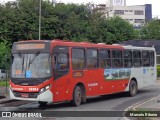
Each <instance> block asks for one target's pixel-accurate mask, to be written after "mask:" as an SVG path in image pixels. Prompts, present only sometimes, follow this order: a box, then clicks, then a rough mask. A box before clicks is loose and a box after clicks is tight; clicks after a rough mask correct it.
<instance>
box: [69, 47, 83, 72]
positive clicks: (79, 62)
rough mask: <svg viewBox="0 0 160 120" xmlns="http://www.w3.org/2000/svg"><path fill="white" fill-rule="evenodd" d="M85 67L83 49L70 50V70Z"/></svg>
mask: <svg viewBox="0 0 160 120" xmlns="http://www.w3.org/2000/svg"><path fill="white" fill-rule="evenodd" d="M84 67H85V54H84V49H83V48H73V49H72V68H73V69H74V70H75V69H83V68H84Z"/></svg>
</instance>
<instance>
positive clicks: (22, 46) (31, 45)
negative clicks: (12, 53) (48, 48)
mask: <svg viewBox="0 0 160 120" xmlns="http://www.w3.org/2000/svg"><path fill="white" fill-rule="evenodd" d="M30 49H45V44H44V43H37V44H35V43H29V44H17V45H16V50H30Z"/></svg>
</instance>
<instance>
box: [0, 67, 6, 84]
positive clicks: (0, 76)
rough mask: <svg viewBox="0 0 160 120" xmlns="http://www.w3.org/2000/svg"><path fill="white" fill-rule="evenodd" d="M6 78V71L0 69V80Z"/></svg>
mask: <svg viewBox="0 0 160 120" xmlns="http://www.w3.org/2000/svg"><path fill="white" fill-rule="evenodd" d="M3 80H6V71H5V70H3V69H0V81H3Z"/></svg>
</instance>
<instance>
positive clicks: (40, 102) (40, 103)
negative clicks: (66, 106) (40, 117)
mask: <svg viewBox="0 0 160 120" xmlns="http://www.w3.org/2000/svg"><path fill="white" fill-rule="evenodd" d="M38 104H39V105H40V106H46V105H47V102H42V101H38Z"/></svg>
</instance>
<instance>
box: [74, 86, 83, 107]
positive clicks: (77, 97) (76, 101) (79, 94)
mask: <svg viewBox="0 0 160 120" xmlns="http://www.w3.org/2000/svg"><path fill="white" fill-rule="evenodd" d="M81 101H82V92H81V88H80V86H76V87H75V88H74V92H73V105H74V106H78V105H80V104H81Z"/></svg>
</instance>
